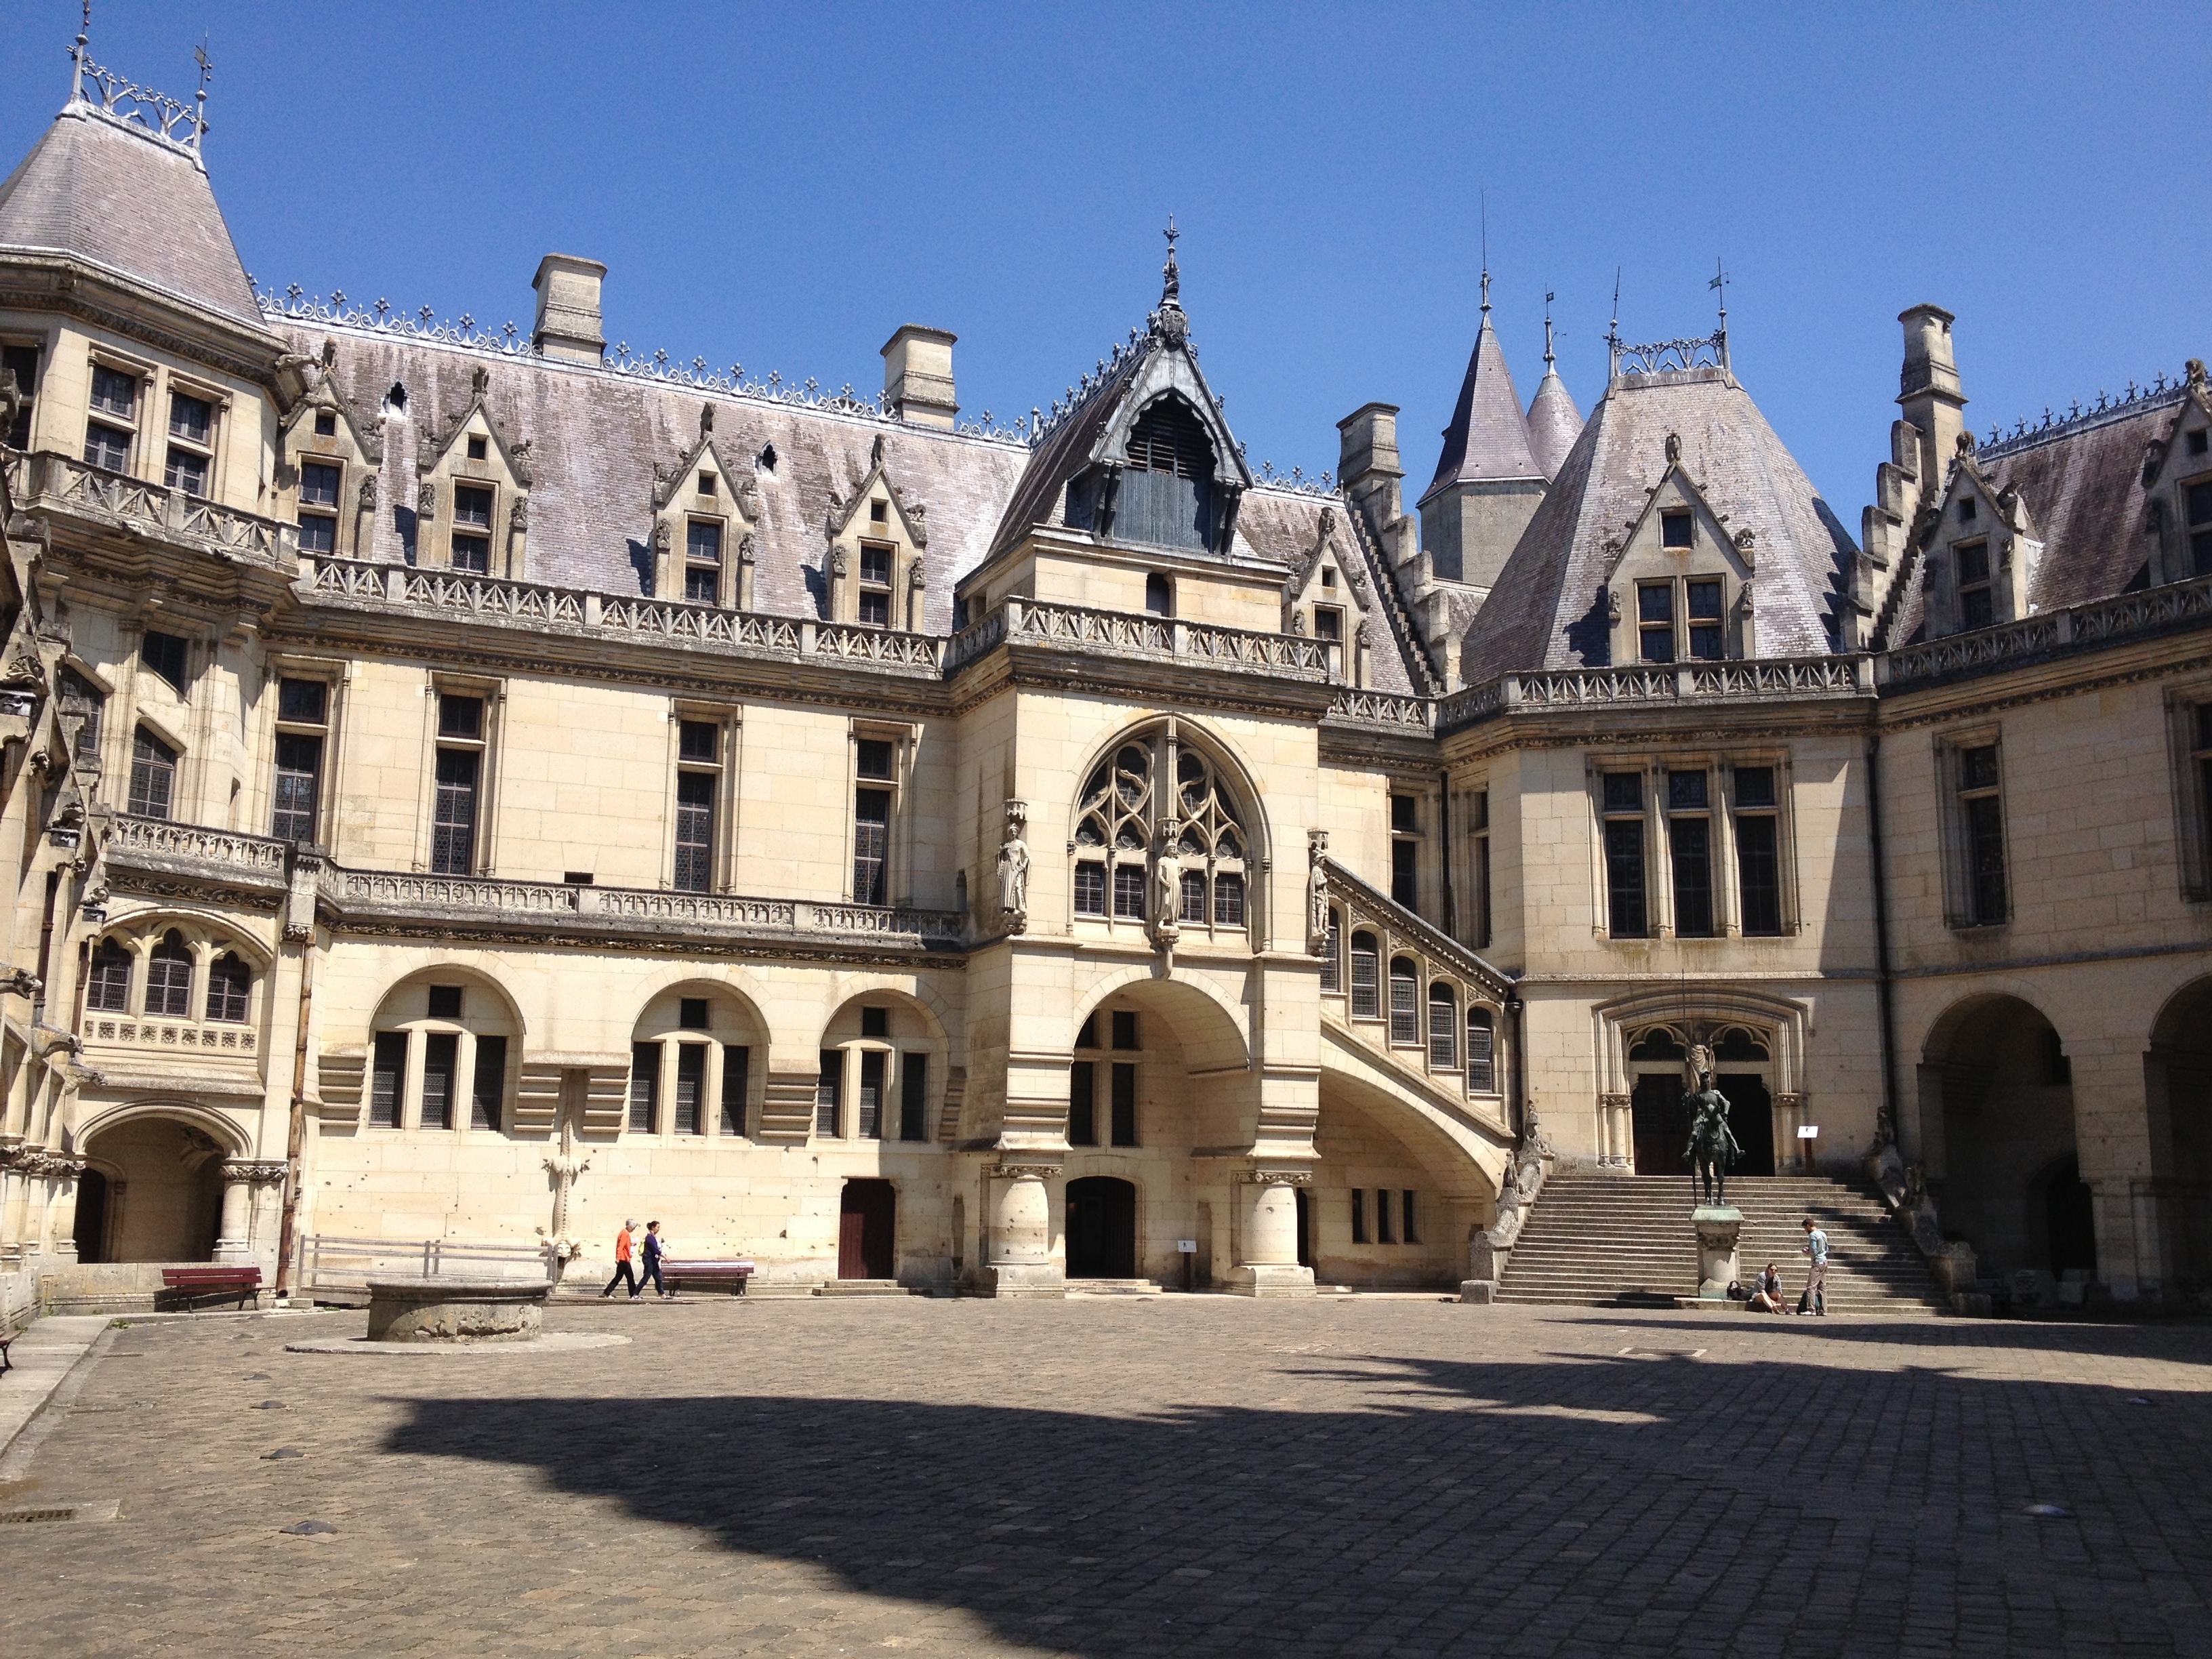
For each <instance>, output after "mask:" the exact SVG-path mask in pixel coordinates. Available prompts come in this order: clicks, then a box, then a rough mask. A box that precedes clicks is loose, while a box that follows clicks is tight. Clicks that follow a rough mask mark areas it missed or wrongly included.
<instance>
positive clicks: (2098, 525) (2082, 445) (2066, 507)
mask: <svg viewBox="0 0 2212 1659" xmlns="http://www.w3.org/2000/svg"><path fill="white" fill-rule="evenodd" d="M2184 395H2185V392H2184V389H2183V388H2181V387H2179V386H2177V387H2175V388H2174V389H2173V390H2172V391H2171V392H2162V393H2154V394H2153V395H2152V396H2150V397H2148V398H2141V399H2138V400H2137V401H2136V402H2135V403H2133V404H2124V405H2122V406H2121V407H2120V408H2119V409H2118V410H2110V411H2106V412H2103V413H2100V414H2097V415H2092V416H2084V417H2082V418H2081V420H2079V421H2069V422H2066V423H2065V424H2063V426H2059V427H2057V428H2053V429H2052V430H2051V431H2050V432H2049V433H2047V434H2046V433H2030V434H2028V435H2027V436H2025V437H2021V438H2015V439H2010V440H2008V441H2003V442H2001V443H1997V444H1993V445H1991V446H1990V447H1989V448H1987V449H1984V450H1983V451H1981V452H1980V453H1978V454H1977V455H1976V456H1975V458H1974V467H1975V470H1976V471H1978V472H1979V473H1980V474H1981V476H1982V478H1983V481H1984V483H1985V484H1986V485H1987V486H1988V488H1989V489H1990V490H1991V491H1992V492H1995V493H1997V494H2002V492H2003V491H2005V490H2007V489H2014V490H2017V491H2018V492H2019V494H2020V499H2021V502H2022V503H2023V504H2024V505H2025V506H2026V507H2027V514H2028V520H2029V522H2030V523H2031V524H2032V525H2033V526H2034V531H2035V533H2036V534H2037V535H2038V536H2039V537H2040V538H2042V541H2043V556H2042V558H2041V559H2040V560H2039V562H2038V563H2037V565H2036V568H2035V574H2034V576H2033V579H2032V580H2031V581H2030V582H2029V584H2028V603H2029V604H2030V605H2033V606H2034V607H2035V609H2036V610H2038V611H2057V610H2062V609H2063V608H2064V607H2065V606H2067V605H2084V604H2087V602H2088V601H2089V600H2091V599H2110V598H2112V596H2113V595H2114V594H2116V593H2119V592H2124V591H2125V590H2126V589H2127V588H2128V587H2129V586H2130V584H2132V583H2133V582H2134V581H2135V580H2136V576H2137V575H2138V574H2141V573H2142V565H2143V559H2144V549H2143V538H2142V525H2143V482H2142V465H2143V453H2144V451H2145V450H2146V449H2147V448H2148V447H2149V445H2150V443H2151V441H2152V440H2153V439H2157V438H2163V437H2165V436H2166V430H2167V428H2169V427H2170V426H2171V425H2172V422H2173V414H2174V410H2177V409H2179V407H2180V405H2181V401H2182V398H2183V396H2184ZM1947 483H1948V481H1947ZM1924 568H1925V566H1924V564H1923V562H1922V561H1921V560H1920V559H1918V558H1917V557H1916V558H1915V559H1914V560H1913V564H1912V568H1911V571H1910V572H1909V573H1908V575H1907V581H1908V583H1909V586H1908V587H1907V589H1906V591H1905V594H1904V595H1903V596H1902V598H1901V599H1899V603H1898V607H1897V615H1896V618H1895V620H1894V621H1893V623H1891V625H1890V629H1889V640H1888V641H1884V643H1890V642H1895V643H1899V644H1902V643H1904V642H1905V641H1910V640H1911V639H1912V638H1913V637H1914V636H1916V635H1917V634H1918V633H1919V632H1920V629H1921V625H1922V624H1923V623H1924V622H1925V621H1926V616H1925V614H1924V610H1923V595H1922V592H1921V580H1922V573H1923V569H1924Z"/></svg>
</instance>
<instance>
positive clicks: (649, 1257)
mask: <svg viewBox="0 0 2212 1659" xmlns="http://www.w3.org/2000/svg"><path fill="white" fill-rule="evenodd" d="M667 1254H668V1242H667V1240H665V1239H664V1238H663V1237H661V1236H660V1224H659V1222H658V1221H648V1222H647V1223H646V1224H645V1279H641V1280H639V1281H638V1287H637V1288H638V1292H639V1294H640V1295H642V1294H644V1291H645V1285H646V1282H647V1280H650V1281H651V1282H652V1285H653V1294H654V1295H655V1296H657V1297H659V1298H660V1299H661V1300H662V1301H663V1302H665V1301H667V1300H668V1286H667V1285H665V1284H663V1283H662V1282H661V1278H660V1259H661V1257H663V1256H665V1255H667Z"/></svg>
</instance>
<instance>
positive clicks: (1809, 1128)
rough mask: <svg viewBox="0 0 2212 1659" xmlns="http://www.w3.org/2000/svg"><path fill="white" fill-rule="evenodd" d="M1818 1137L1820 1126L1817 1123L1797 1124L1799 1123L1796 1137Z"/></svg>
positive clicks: (1810, 1138)
mask: <svg viewBox="0 0 2212 1659" xmlns="http://www.w3.org/2000/svg"><path fill="white" fill-rule="evenodd" d="M1797 1139H1800V1140H1818V1139H1820V1125H1819V1124H1817V1123H1801V1124H1799V1125H1798V1126H1797Z"/></svg>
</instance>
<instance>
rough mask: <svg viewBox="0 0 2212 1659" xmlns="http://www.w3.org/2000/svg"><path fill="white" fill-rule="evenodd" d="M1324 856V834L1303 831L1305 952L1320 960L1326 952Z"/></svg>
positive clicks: (1326, 890)
mask: <svg viewBox="0 0 2212 1659" xmlns="http://www.w3.org/2000/svg"><path fill="white" fill-rule="evenodd" d="M1327 856H1328V830H1326V829H1309V830H1307V831H1306V858H1307V860H1309V868H1308V869H1307V872H1306V949H1307V950H1308V951H1310V952H1312V953H1313V954H1314V955H1315V956H1320V955H1322V953H1324V952H1325V951H1328V871H1327V870H1326V869H1324V868H1322V860H1323V859H1324V858H1326V857H1327Z"/></svg>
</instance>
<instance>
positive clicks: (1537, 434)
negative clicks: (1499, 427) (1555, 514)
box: [1528, 363, 1583, 478]
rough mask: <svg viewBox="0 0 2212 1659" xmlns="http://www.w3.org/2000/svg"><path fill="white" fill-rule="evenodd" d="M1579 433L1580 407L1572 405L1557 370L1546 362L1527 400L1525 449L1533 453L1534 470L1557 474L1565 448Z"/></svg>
mask: <svg viewBox="0 0 2212 1659" xmlns="http://www.w3.org/2000/svg"><path fill="white" fill-rule="evenodd" d="M1582 435H1583V413H1582V410H1578V409H1577V408H1576V407H1575V400H1574V398H1573V397H1572V396H1571V395H1570V393H1569V392H1568V391H1567V383H1566V382H1565V380H1561V379H1560V378H1559V370H1558V369H1556V368H1552V367H1551V366H1550V365H1549V364H1548V363H1547V364H1546V365H1545V368H1544V378H1543V380H1541V381H1540V382H1539V383H1538V385H1537V386H1536V395H1535V397H1534V398H1531V399H1530V400H1529V403H1528V453H1530V454H1531V455H1533V456H1534V457H1535V460H1536V470H1537V471H1540V472H1541V473H1542V474H1543V475H1544V476H1545V477H1547V478H1556V477H1559V468H1560V466H1561V465H1563V464H1564V463H1565V460H1566V459H1567V452H1568V451H1569V450H1571V449H1572V448H1573V447H1575V440H1576V439H1577V438H1579V437H1581V436H1582Z"/></svg>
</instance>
